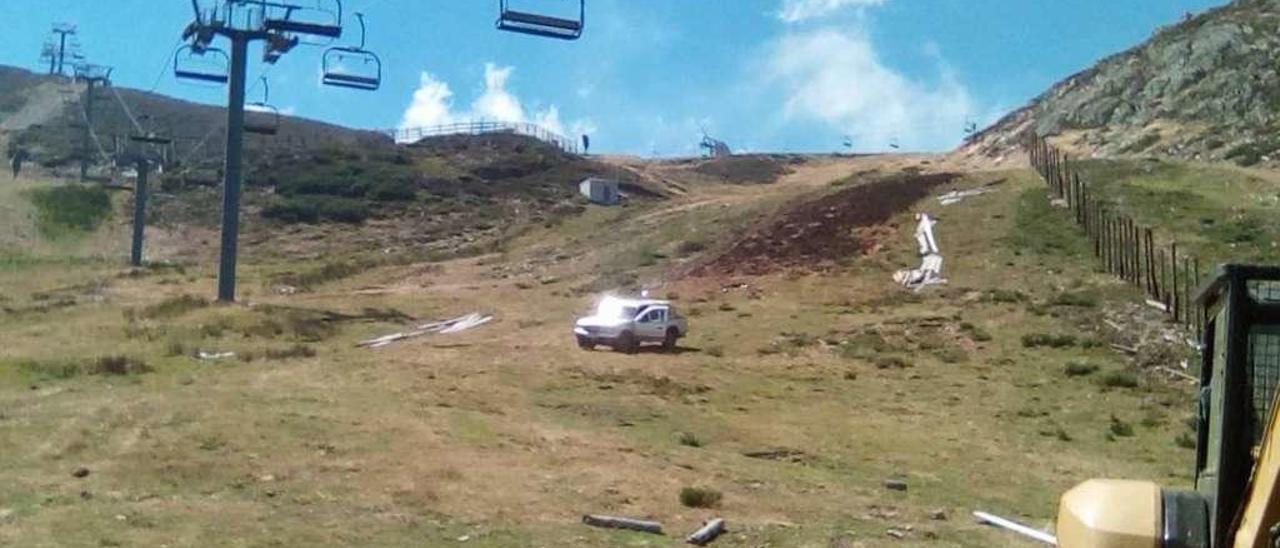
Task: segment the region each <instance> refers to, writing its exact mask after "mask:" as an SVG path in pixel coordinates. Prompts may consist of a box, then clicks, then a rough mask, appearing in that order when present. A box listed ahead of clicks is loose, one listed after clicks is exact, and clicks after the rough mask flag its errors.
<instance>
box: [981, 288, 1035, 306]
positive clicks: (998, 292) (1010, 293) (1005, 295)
mask: <svg viewBox="0 0 1280 548" xmlns="http://www.w3.org/2000/svg"><path fill="white" fill-rule="evenodd" d="M987 299H988V300H990V301H991V302H996V303H1020V302H1022V301H1025V300H1027V296H1026V295H1023V294H1022V292H1021V291H1017V290H1015V289H992V290H989V291H987Z"/></svg>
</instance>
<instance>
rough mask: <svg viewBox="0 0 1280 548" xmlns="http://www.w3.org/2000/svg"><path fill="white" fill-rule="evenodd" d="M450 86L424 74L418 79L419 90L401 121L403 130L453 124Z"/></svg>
mask: <svg viewBox="0 0 1280 548" xmlns="http://www.w3.org/2000/svg"><path fill="white" fill-rule="evenodd" d="M452 97H453V91H451V90H450V89H449V84H447V83H445V82H443V81H441V80H438V79H436V77H435V76H432V75H431V74H430V73H427V72H423V73H422V74H421V75H420V76H419V77H418V89H417V90H416V91H414V92H413V102H412V103H410V104H409V108H407V109H405V111H404V116H403V117H401V119H400V127H401V128H412V127H426V126H438V125H442V124H449V123H452V122H453V113H452V112H450V111H451V109H452V102H451V100H450V99H451V98H452Z"/></svg>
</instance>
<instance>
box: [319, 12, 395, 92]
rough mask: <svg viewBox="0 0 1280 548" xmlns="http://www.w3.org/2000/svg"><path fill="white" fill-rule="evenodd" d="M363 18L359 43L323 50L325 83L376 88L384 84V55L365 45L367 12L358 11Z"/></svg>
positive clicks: (366, 89)
mask: <svg viewBox="0 0 1280 548" xmlns="http://www.w3.org/2000/svg"><path fill="white" fill-rule="evenodd" d="M356 18H357V19H359V21H360V45H359V46H335V47H331V48H329V49H327V50H325V52H324V56H323V57H322V58H321V67H322V69H323V72H324V74H323V76H322V78H321V81H322V82H323V83H324V84H325V85H330V86H336V87H343V88H350V89H358V90H363V91H373V90H376V89H378V88H379V87H381V86H382V59H380V58H379V57H378V55H377V54H375V53H373V52H372V51H369V50H367V49H365V48H364V46H365V38H366V29H365V24H364V14H361V13H357V14H356Z"/></svg>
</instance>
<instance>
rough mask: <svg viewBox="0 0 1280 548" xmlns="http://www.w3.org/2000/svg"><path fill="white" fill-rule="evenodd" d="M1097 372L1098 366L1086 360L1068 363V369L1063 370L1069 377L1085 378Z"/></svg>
mask: <svg viewBox="0 0 1280 548" xmlns="http://www.w3.org/2000/svg"><path fill="white" fill-rule="evenodd" d="M1097 372H1098V366H1097V365H1096V364H1092V363H1089V362H1088V361H1085V360H1071V361H1069V362H1067V367H1066V368H1065V369H1064V370H1063V373H1066V375H1067V376H1068V377H1083V376H1086V375H1092V374H1094V373H1097Z"/></svg>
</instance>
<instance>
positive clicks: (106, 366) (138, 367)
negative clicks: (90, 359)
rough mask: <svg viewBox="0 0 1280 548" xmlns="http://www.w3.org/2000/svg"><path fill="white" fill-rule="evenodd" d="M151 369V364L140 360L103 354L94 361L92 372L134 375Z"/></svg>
mask: <svg viewBox="0 0 1280 548" xmlns="http://www.w3.org/2000/svg"><path fill="white" fill-rule="evenodd" d="M151 371H152V369H151V366H149V365H147V364H146V362H143V361H142V360H137V359H134V358H130V357H127V356H104V357H101V358H98V361H97V362H95V363H94V365H93V371H92V372H93V373H94V374H96V375H136V374H140V373H150V372H151Z"/></svg>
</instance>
